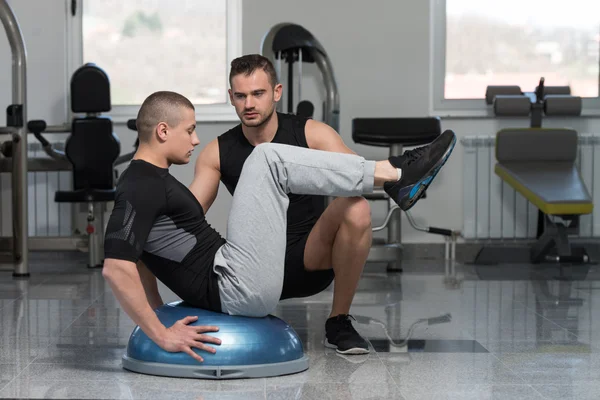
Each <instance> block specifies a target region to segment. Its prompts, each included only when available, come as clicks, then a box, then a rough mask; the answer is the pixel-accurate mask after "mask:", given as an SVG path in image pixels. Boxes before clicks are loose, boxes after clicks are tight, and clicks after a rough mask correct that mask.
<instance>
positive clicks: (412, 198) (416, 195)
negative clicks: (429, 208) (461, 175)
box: [400, 134, 457, 211]
mask: <svg viewBox="0 0 600 400" xmlns="http://www.w3.org/2000/svg"><path fill="white" fill-rule="evenodd" d="M456 142H457V140H456V134H454V138H453V139H452V143H451V145H450V146H448V149H447V150H446V153H444V156H443V157H442V158H441V160H440V161H438V163H437V164H436V165H435V166H433V168H431V169H430V170H429V172H428V174H427V175H426V176H425V178H423V179H421V180H420V181H418V182H417V183H416V184H414V185H413V186H412V187H411V190H410V192H409V194H408V196H409V197H408V201H407V202H406V203H403V202H402V200H401V201H400V203H403V206H402V207H401V208H402V211H408V210H410V209H411V208H412V207H413V206H414V205H415V204H416V203H417V201H419V199H420V198H421V197H422V196H423V193H425V190H427V188H428V187H429V185H431V182H433V179H434V178H435V177H436V175H437V174H438V172H440V170H441V169H442V167H443V166H444V164H446V161H448V159H449V158H450V154H452V151H454V146H455V145H456Z"/></svg>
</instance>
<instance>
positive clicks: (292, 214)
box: [218, 113, 325, 237]
mask: <svg viewBox="0 0 600 400" xmlns="http://www.w3.org/2000/svg"><path fill="white" fill-rule="evenodd" d="M277 120H278V129H277V132H276V133H275V137H274V138H273V140H272V143H282V144H288V145H292V146H299V147H306V148H308V144H307V143H306V135H305V133H304V127H305V126H306V121H307V118H304V117H299V116H296V115H294V114H282V113H277ZM218 142H219V161H220V164H221V167H220V169H221V181H222V182H223V184H224V185H225V187H226V188H227V190H228V191H229V193H231V194H232V195H233V192H234V191H235V188H236V186H237V183H238V180H239V179H240V175H241V173H242V167H243V165H244V162H245V161H246V159H247V158H248V156H249V155H250V153H252V150H254V146H253V145H252V144H251V143H250V142H249V141H248V139H246V137H245V136H244V133H243V132H242V125H241V124H239V125H237V126H235V127H234V128H232V129H230V130H229V131H227V132H225V133H224V134H222V135H220V136H219V137H218ZM289 198H290V205H289V208H288V213H287V222H288V227H287V233H288V237H289V236H290V235H293V236H296V235H305V234H307V233H308V232H310V230H311V229H312V227H313V226H314V225H315V223H316V222H317V220H318V219H319V217H320V216H321V214H322V213H323V211H324V210H325V197H323V196H313V195H296V194H290V195H289Z"/></svg>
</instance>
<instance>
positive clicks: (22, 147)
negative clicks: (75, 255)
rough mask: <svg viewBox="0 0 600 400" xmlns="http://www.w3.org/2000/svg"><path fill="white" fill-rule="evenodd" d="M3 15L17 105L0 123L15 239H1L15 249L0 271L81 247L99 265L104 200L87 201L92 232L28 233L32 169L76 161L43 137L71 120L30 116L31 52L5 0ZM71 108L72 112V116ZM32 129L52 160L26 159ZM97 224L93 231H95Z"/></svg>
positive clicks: (22, 268)
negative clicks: (33, 254) (36, 255)
mask: <svg viewBox="0 0 600 400" xmlns="http://www.w3.org/2000/svg"><path fill="white" fill-rule="evenodd" d="M0 19H1V20H2V23H3V25H4V28H5V30H6V33H7V36H8V41H9V43H10V47H11V51H12V59H13V63H12V82H13V90H12V92H13V94H12V96H13V97H12V104H11V105H9V106H8V108H7V126H6V127H0V134H9V135H11V137H12V140H11V141H7V142H5V143H3V144H2V146H1V147H2V153H4V152H5V151H6V150H7V149H6V146H7V145H8V146H10V149H8V151H9V152H10V153H12V154H11V157H10V158H11V159H10V160H8V159H0V172H3V173H4V172H10V173H11V175H12V189H11V190H12V219H13V229H12V231H13V232H12V238H11V237H0V250H3V251H5V250H11V249H12V253H11V254H10V256H11V261H10V263H9V265H2V266H0V270H13V276H15V277H27V276H29V250H52V251H59V250H67V251H68V250H77V251H85V250H87V251H88V252H89V259H90V262H89V266H90V267H94V266H97V265H100V264H101V263H100V261H101V258H102V257H101V255H102V246H103V240H104V237H103V236H104V235H103V231H104V212H105V209H106V205H105V204H104V203H89V204H88V215H87V221H88V229H89V231H88V232H87V233H82V234H80V235H71V236H40V237H29V231H28V223H29V221H28V187H27V175H28V172H29V171H72V166H71V163H70V162H69V161H68V159H67V158H66V156H65V154H64V152H62V151H60V150H57V149H54V148H53V147H52V145H51V144H50V143H49V142H48V141H47V140H46V139H45V138H44V137H43V136H42V134H41V133H42V132H45V133H69V132H71V124H70V122H67V123H65V124H63V125H55V126H46V124H45V122H44V121H28V120H27V85H26V79H27V51H26V47H25V42H24V40H23V34H22V32H21V29H20V27H19V23H18V20H17V18H16V16H15V14H14V13H13V11H12V9H11V7H10V5H9V4H8V3H7V1H6V0H0ZM70 114H71V112H69V115H70ZM28 133H33V134H34V136H35V137H36V139H37V140H38V141H40V143H41V144H42V148H43V150H44V152H45V153H46V154H47V155H48V156H49V157H50V158H30V159H28V157H27V150H28V149H27V139H28V137H27V135H28ZM134 153H135V150H134V151H132V152H130V153H126V154H123V155H120V156H119V158H118V159H117V160H116V162H115V165H119V164H122V163H124V162H127V161H129V160H130V159H131V158H132V157H133V154H134ZM91 228H93V229H91Z"/></svg>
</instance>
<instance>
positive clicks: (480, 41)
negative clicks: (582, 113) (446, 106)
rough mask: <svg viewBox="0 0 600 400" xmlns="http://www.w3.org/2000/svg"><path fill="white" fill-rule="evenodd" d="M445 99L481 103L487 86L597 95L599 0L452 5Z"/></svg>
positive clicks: (460, 1) (461, 0)
mask: <svg viewBox="0 0 600 400" xmlns="http://www.w3.org/2000/svg"><path fill="white" fill-rule="evenodd" d="M446 8H447V10H446V13H447V14H446V74H445V87H444V90H445V98H446V99H479V98H483V97H484V96H485V90H486V87H487V86H488V85H519V86H520V87H521V90H523V91H533V90H534V89H535V87H536V86H537V84H538V82H539V79H540V77H542V76H543V77H544V78H545V80H546V85H548V86H564V85H569V86H570V87H571V92H572V94H573V95H577V96H582V97H598V95H599V93H598V86H599V66H600V2H599V1H597V0H571V1H569V3H568V5H566V4H563V5H560V6H559V4H558V3H552V2H543V1H540V0H527V1H522V0H504V1H502V2H488V1H478V0H447V4H446Z"/></svg>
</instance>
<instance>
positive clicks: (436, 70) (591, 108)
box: [430, 0, 600, 118]
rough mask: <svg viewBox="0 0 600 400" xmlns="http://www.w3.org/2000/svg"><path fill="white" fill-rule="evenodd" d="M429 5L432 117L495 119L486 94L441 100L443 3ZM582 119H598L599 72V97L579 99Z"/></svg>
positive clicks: (437, 0) (438, 0) (435, 1)
mask: <svg viewBox="0 0 600 400" xmlns="http://www.w3.org/2000/svg"><path fill="white" fill-rule="evenodd" d="M430 4H431V14H430V26H431V44H430V50H431V52H430V60H431V63H430V65H431V68H430V84H431V86H430V87H431V90H430V99H431V101H430V109H431V110H430V111H431V112H432V113H433V114H440V115H444V116H446V117H492V118H494V117H495V115H494V112H493V110H492V107H490V106H488V105H487V104H486V103H485V100H484V97H485V93H482V94H481V96H482V97H481V99H446V98H445V97H444V88H445V83H446V82H445V81H446V0H431V3H430ZM599 51H600V46H599ZM599 64H600V61H599ZM535 86H537V82H532V84H531V89H528V88H522V89H524V90H532V91H533V90H534V88H535ZM581 116H582V117H586V116H590V117H598V116H600V73H599V74H598V97H584V98H583V99H582V112H581Z"/></svg>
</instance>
